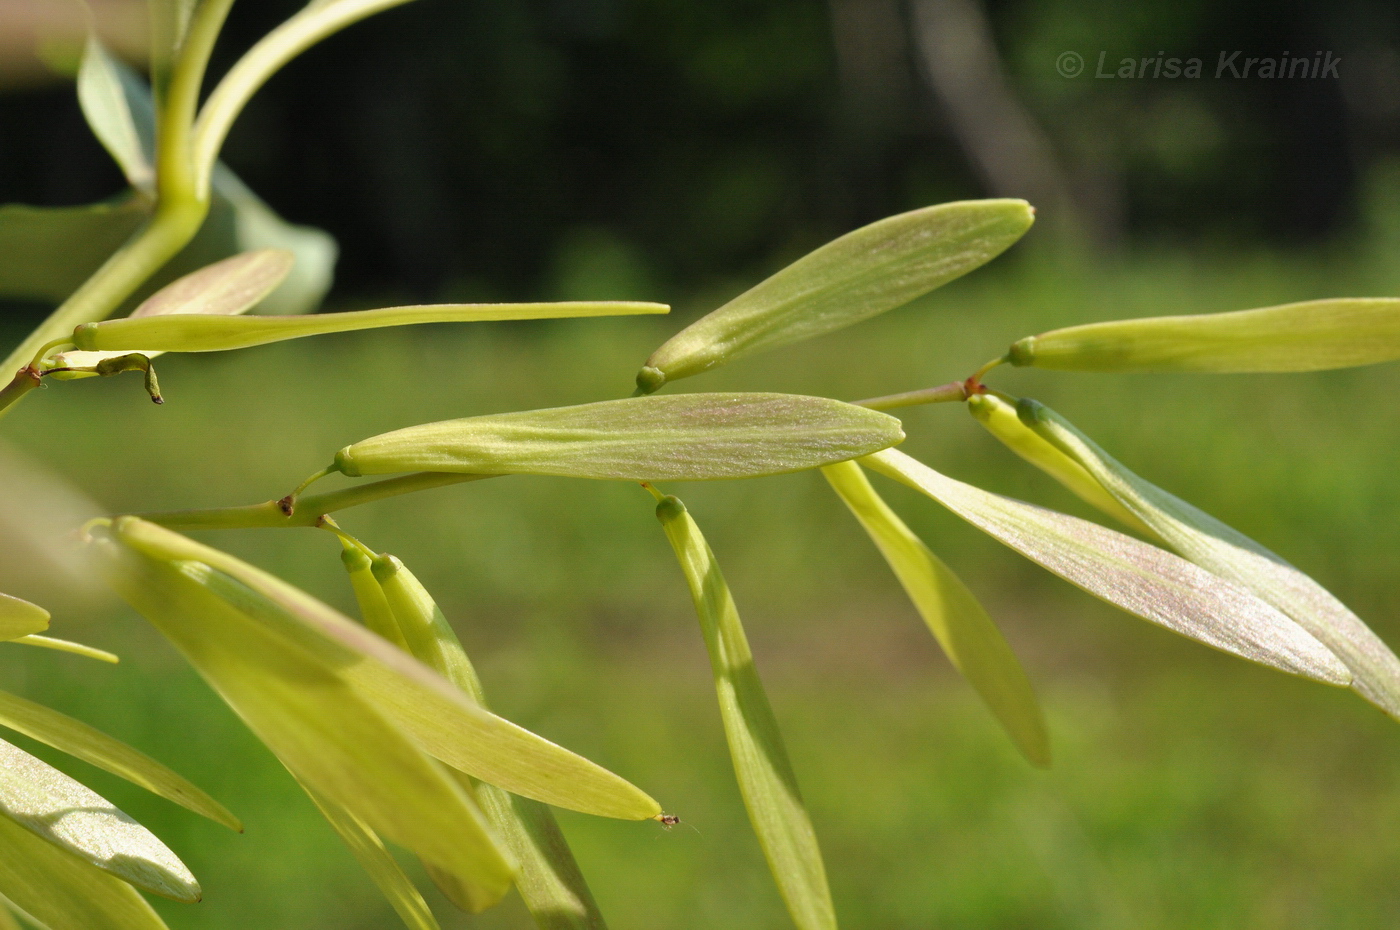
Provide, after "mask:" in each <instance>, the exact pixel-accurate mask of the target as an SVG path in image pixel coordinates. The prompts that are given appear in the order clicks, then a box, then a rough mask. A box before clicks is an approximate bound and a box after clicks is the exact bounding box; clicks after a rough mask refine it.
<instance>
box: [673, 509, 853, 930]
mask: <svg viewBox="0 0 1400 930" xmlns="http://www.w3.org/2000/svg"><path fill="white" fill-rule="evenodd" d="M656 516H657V518H658V519H659V520H660V521H661V525H662V527H663V528H664V529H665V530H666V538H667V539H668V540H670V543H671V548H672V549H674V550H675V552H676V558H677V560H679V562H680V565H681V571H682V572H683V573H684V574H685V580H686V584H687V585H688V586H689V587H690V595H691V598H692V599H693V600H694V601H695V612H696V613H697V614H698V615H699V617H700V629H701V632H702V633H703V634H704V637H705V647H706V648H707V649H708V650H709V653H710V667H711V670H712V671H713V672H714V678H715V690H716V691H717V693H718V695H719V710H720V716H721V717H722V718H723V720H724V733H725V736H726V738H727V739H728V740H729V755H730V758H731V759H732V760H733V762H734V774H735V776H736V777H737V779H738V782H739V791H740V793H741V794H742V795H743V797H744V806H745V807H747V808H748V812H749V822H750V823H752V824H753V829H754V833H755V835H757V837H758V842H759V845H760V846H762V847H763V855H764V856H765V857H766V858H767V859H768V868H769V869H770V870H771V871H772V873H773V878H774V879H775V880H776V881H777V883H778V890H779V891H780V892H781V893H782V896H783V900H784V901H785V902H786V903H787V908H788V913H789V914H790V915H792V920H793V923H795V924H797V926H798V928H799V930H817V928H822V930H834V928H835V927H836V912H835V908H834V907H833V906H832V903H831V892H830V891H829V890H828V888H827V884H826V868H825V866H823V865H822V857H821V850H820V849H819V848H818V846H817V836H816V833H815V832H814V831H813V830H812V822H811V820H810V819H809V818H808V816H807V809H806V807H805V806H804V805H803V803H802V795H801V792H800V791H799V790H798V788H797V776H796V775H795V774H794V773H793V771H792V764H791V763H790V762H789V761H788V756H787V749H786V748H785V747H784V746H783V739H782V736H781V735H780V734H779V732H778V721H777V720H776V719H775V718H774V717H773V709H772V707H770V706H769V704H768V696H767V694H766V693H765V692H764V690H763V683H762V682H761V681H759V678H758V671H757V669H755V668H754V663H753V654H752V653H751V652H750V651H749V643H748V638H747V637H746V636H745V635H744V627H743V624H742V623H741V622H740V621H739V611H738V609H737V608H736V607H735V606H734V598H733V597H732V596H731V595H730V593H729V586H728V585H727V584H726V583H725V581H724V576H723V575H722V574H720V570H719V565H718V564H717V563H716V562H715V555H714V553H713V552H712V551H710V547H709V545H708V544H707V543H706V542H705V537H704V536H702V535H701V534H700V528H699V527H698V526H696V525H695V521H694V520H693V519H692V518H691V516H690V514H689V513H688V512H687V511H686V509H685V505H684V504H683V503H681V502H680V501H679V500H677V499H676V498H674V497H665V498H663V499H662V500H661V503H660V504H659V505H658V506H657V508H656Z"/></svg>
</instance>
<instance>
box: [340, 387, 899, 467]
mask: <svg viewBox="0 0 1400 930" xmlns="http://www.w3.org/2000/svg"><path fill="white" fill-rule="evenodd" d="M903 439H904V432H903V431H902V430H901V429H900V426H899V421H898V420H896V419H895V418H894V417H890V416H886V415H885V414H883V413H877V412H875V411H873V410H865V409H863V408H861V407H855V406H852V405H850V404H843V403H841V402H840V401H835V400H828V399H827V398H823V397H802V396H798V395H793V394H678V395H674V396H669V397H633V398H628V399H626V400H609V401H601V402H599V403H594V404H581V405H579V406H577V407H556V408H554V409H552V410H530V411H526V412H524V413H498V414H491V415H488V416H481V417H469V418H467V419H464V420H449V421H446V422H443V423H427V424H424V425H422V426H411V427H408V428H407V429H401V430H396V431H395V432H392V433H385V434H384V435H382V436H375V437H372V438H370V439H364V440H361V441H360V442H357V443H355V444H354V445H351V446H346V447H345V448H344V449H342V450H341V451H340V452H339V453H337V455H336V468H337V469H338V470H339V471H342V472H344V473H345V474H347V475H351V476H359V475H383V474H389V473H392V472H401V471H447V472H467V473H478V474H527V475H560V476H564V477H570V478H600V479H612V480H618V481H648V480H674V481H698V480H710V479H715V478H749V477H755V476H758V475H776V474H782V473H783V472H791V471H801V470H803V469H807V468H815V467H817V466H820V465H827V464H830V463H832V462H840V461H844V460H846V459H850V458H854V457H856V456H859V455H865V454H868V453H870V452H874V451H876V450H878V449H884V448H887V447H889V446H892V445H894V444H895V443H898V442H900V441H901V440H903Z"/></svg>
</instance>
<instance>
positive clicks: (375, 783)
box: [99, 532, 514, 899]
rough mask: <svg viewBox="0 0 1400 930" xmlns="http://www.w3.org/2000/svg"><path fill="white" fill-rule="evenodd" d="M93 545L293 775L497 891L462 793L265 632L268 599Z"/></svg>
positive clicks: (313, 663) (111, 545) (487, 851)
mask: <svg viewBox="0 0 1400 930" xmlns="http://www.w3.org/2000/svg"><path fill="white" fill-rule="evenodd" d="M122 535H123V534H121V533H120V532H118V533H117V539H121V538H122ZM99 551H100V552H102V553H103V554H104V555H105V556H106V560H107V561H106V564H107V568H108V575H109V578H110V579H111V582H112V585H113V587H115V588H116V589H117V590H118V593H119V594H121V596H122V597H123V598H124V599H125V600H126V601H127V602H128V603H129V604H131V606H132V607H134V608H135V609H136V610H137V611H139V612H140V613H141V614H142V615H144V616H145V617H146V618H147V619H148V620H150V621H151V623H152V624H153V625H154V626H155V627H156V628H157V629H158V630H160V632H161V633H162V634H164V635H165V637H166V638H167V639H169V640H170V641H171V642H172V643H173V644H174V645H175V647H176V648H177V649H179V650H180V652H181V653H182V654H183V655H184V656H185V658H186V659H187V660H188V661H189V662H190V664H191V665H192V666H194V668H195V669H196V670H197V671H198V672H199V673H200V675H201V676H202V677H203V678H204V679H205V681H207V682H208V683H209V685H210V686H211V687H212V688H213V689H214V690H215V691H217V692H218V693H219V695H220V697H222V698H223V699H224V701H225V703H227V704H228V705H229V706H230V707H231V708H233V710H234V711H235V712H236V713H237V714H238V715H239V716H240V717H241V718H242V719H243V721H244V723H246V724H247V725H248V728H249V729H250V730H252V731H253V732H254V733H255V734H256V735H257V737H258V738H259V739H260V740H262V742H263V743H264V744H265V745H266V746H267V747H268V749H270V750H271V751H272V753H273V754H274V755H276V756H277V758H278V759H279V760H281V762H282V764H283V765H285V766H286V767H287V768H288V770H290V771H291V773H292V774H293V775H294V776H295V777H296V778H297V780H298V781H301V782H302V783H304V784H307V785H309V786H311V787H312V788H314V789H315V790H316V791H317V792H319V793H320V794H322V795H324V796H326V797H327V798H330V799H331V800H333V801H335V802H336V803H338V804H340V805H341V806H343V807H345V808H346V809H347V810H350V811H352V812H354V813H355V815H356V816H358V817H360V818H361V819H363V820H364V821H365V822H366V823H367V824H369V825H370V826H371V827H372V828H373V829H374V830H375V831H376V832H377V833H379V834H381V835H383V836H385V837H387V838H388V839H391V840H393V841H394V842H396V843H399V844H400V845H402V846H404V847H405V848H407V849H409V850H412V851H413V852H415V853H417V854H418V855H420V856H422V857H423V858H424V859H425V860H427V861H430V862H433V863H435V864H436V865H438V866H440V867H441V868H443V869H446V870H447V871H450V872H452V873H453V874H456V875H460V876H462V877H463V878H465V879H467V880H470V881H473V882H475V883H478V885H479V887H481V888H483V889H485V888H494V889H495V891H494V894H495V897H496V899H499V898H500V896H501V895H504V894H505V893H506V891H508V890H509V888H510V884H511V880H512V876H513V872H514V864H513V863H512V862H511V861H510V860H509V859H508V858H507V856H506V855H505V854H504V853H503V852H502V851H501V850H500V849H499V848H498V847H497V846H496V844H495V842H494V839H493V837H492V836H491V833H490V828H489V826H488V825H487V824H486V822H485V818H484V817H483V815H482V814H481V811H480V810H479V809H478V808H477V807H476V804H475V803H474V802H473V801H472V799H471V798H470V797H469V796H468V795H467V794H466V793H465V792H463V791H462V789H461V788H460V786H459V785H458V784H457V783H456V782H455V781H453V780H452V779H451V778H450V777H449V776H448V774H447V773H446V772H445V771H444V770H443V769H442V768H441V767H440V766H438V765H437V763H435V762H434V761H433V760H432V759H430V758H428V757H427V756H426V755H425V754H424V753H423V752H422V751H421V750H420V749H419V748H418V747H417V746H415V745H414V744H413V743H412V741H410V740H409V738H408V736H407V735H406V734H404V733H403V732H402V731H401V730H400V729H399V728H398V727H396V726H394V725H393V723H391V722H390V721H389V720H388V719H386V718H385V717H384V716H383V715H382V714H381V713H380V712H379V710H378V709H377V708H376V707H374V706H373V705H372V704H371V703H370V702H369V701H367V700H365V699H364V698H362V697H361V696H360V695H359V694H357V693H356V692H355V690H354V689H353V688H352V687H351V686H350V685H349V684H347V683H346V681H345V679H344V670H343V668H340V667H337V665H336V664H335V663H332V662H328V661H325V659H324V658H323V657H321V656H318V655H316V654H314V653H312V652H311V651H310V650H307V649H304V648H300V647H299V646H298V645H296V644H294V643H292V642H289V641H288V640H286V639H284V638H283V637H281V636H279V635H278V634H277V633H276V632H274V631H273V630H272V629H269V625H268V624H267V623H266V622H265V620H264V616H265V615H266V614H268V613H276V612H277V611H278V608H277V606H276V605H275V604H273V603H272V602H270V601H268V600H267V599H266V598H263V597H262V596H261V595H259V594H257V593H256V592H254V591H252V590H251V589H249V588H246V587H244V586H243V585H241V584H239V583H238V582H237V581H235V580H234V579H232V578H229V577H228V576H227V575H224V574H223V573H221V572H218V571H216V570H215V569H213V568H210V567H209V566H208V565H206V564H204V563H202V562H196V561H173V562H171V561H162V560H160V559H158V558H152V557H150V556H149V555H148V554H146V553H143V552H141V551H139V549H137V548H132V547H129V546H122V545H120V543H119V542H117V541H114V540H109V541H106V542H105V543H99Z"/></svg>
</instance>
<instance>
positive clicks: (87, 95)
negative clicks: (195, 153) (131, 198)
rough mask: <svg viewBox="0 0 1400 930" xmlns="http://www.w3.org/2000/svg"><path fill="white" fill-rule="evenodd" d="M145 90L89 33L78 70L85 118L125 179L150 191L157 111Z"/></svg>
mask: <svg viewBox="0 0 1400 930" xmlns="http://www.w3.org/2000/svg"><path fill="white" fill-rule="evenodd" d="M144 91H145V87H144V86H143V85H142V83H141V79H140V78H138V77H137V76H136V75H135V74H133V73H132V71H131V69H130V68H128V67H126V66H125V65H123V64H121V63H120V62H118V61H117V60H116V59H115V58H113V57H112V55H111V54H110V53H109V52H108V51H107V49H106V48H105V47H103V45H102V42H101V41H100V40H99V39H98V38H97V36H96V35H95V34H91V33H90V34H89V35H88V37H87V44H86V45H85V46H84V49H83V60H82V63H81V65H80V66H79V68H78V102H79V104H80V105H81V106H82V111H83V117H84V118H85V119H86V120H87V124H88V126H89V128H91V129H92V133H93V135H95V136H97V139H98V141H99V142H101V143H102V147H103V148H105V149H106V150H107V153H108V154H109V155H111V156H112V159H113V160H114V161H115V162H116V163H117V165H118V166H120V168H121V169H122V174H124V175H125V176H126V180H127V183H128V184H130V185H131V186H132V187H134V188H136V189H137V190H140V191H143V192H145V193H147V194H149V193H152V192H153V191H154V190H155V180H156V169H155V113H154V110H153V108H152V107H151V106H150V97H149V95H145V94H144V93H143V92H144Z"/></svg>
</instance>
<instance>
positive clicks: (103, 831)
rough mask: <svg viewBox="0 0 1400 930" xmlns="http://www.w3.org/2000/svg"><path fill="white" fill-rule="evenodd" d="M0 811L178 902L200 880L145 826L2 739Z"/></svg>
mask: <svg viewBox="0 0 1400 930" xmlns="http://www.w3.org/2000/svg"><path fill="white" fill-rule="evenodd" d="M0 814H3V815H4V817H7V818H9V819H10V820H12V821H14V822H15V823H17V824H19V825H20V826H22V827H24V828H25V829H27V830H30V831H32V832H33V833H34V835H36V836H39V837H42V838H43V839H44V840H47V841H48V842H50V843H52V844H54V845H55V846H57V847H59V848H61V849H64V850H67V851H68V852H70V853H72V854H73V855H75V856H78V857H79V858H81V859H83V860H85V861H87V862H88V863H90V864H92V865H94V866H96V867H97V868H99V869H101V870H103V871H104V872H108V873H110V874H112V875H115V876H116V877H117V878H120V879H121V880H122V881H125V882H130V883H131V884H133V885H135V886H136V887H137V888H141V889H144V890H146V891H149V892H152V893H154V894H158V895H161V896H162V897H166V898H173V899H174V900H176V901H198V900H199V883H198V882H196V881H195V879H194V876H193V875H191V874H190V871H189V869H187V868H185V865H184V863H183V862H181V861H180V860H179V859H177V858H176V857H175V854H174V853H173V852H171V851H170V850H169V849H167V848H166V846H165V844H164V843H162V842H161V841H160V840H158V839H156V838H155V836H154V834H152V833H151V832H150V831H149V830H147V829H146V828H145V827H143V826H141V825H140V824H139V823H137V822H136V821H134V820H132V819H131V818H130V817H128V816H127V815H126V814H124V813H122V812H121V811H119V810H117V809H116V808H115V807H113V806H112V803H111V802H110V801H108V800H107V799H105V798H103V797H102V796H100V795H98V794H97V793H96V792H94V791H92V790H91V789H89V788H88V787H86V786H85V785H83V784H81V783H80V782H76V781H74V780H73V779H71V778H69V777H68V776H67V775H64V774H63V773H62V772H60V771H59V770H58V769H56V768H54V767H53V766H51V765H49V764H47V763H45V762H42V761H40V760H39V759H36V758H34V757H33V756H31V755H30V754H29V753H27V752H25V751H24V750H22V749H20V748H18V747H17V746H13V745H11V744H10V743H7V742H5V741H4V740H0Z"/></svg>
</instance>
